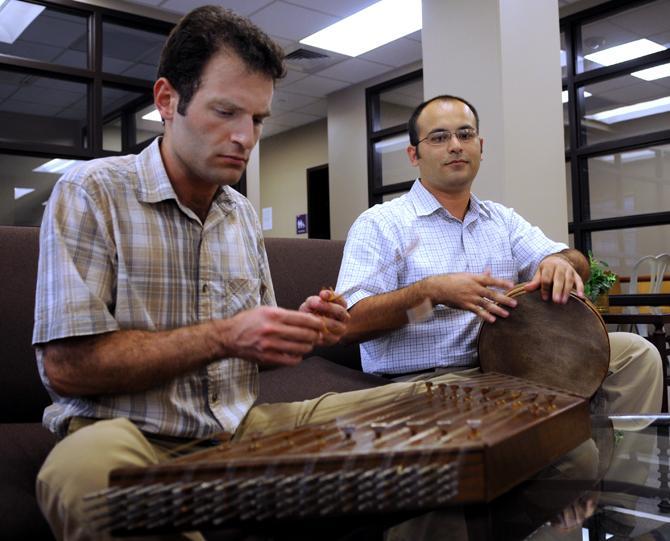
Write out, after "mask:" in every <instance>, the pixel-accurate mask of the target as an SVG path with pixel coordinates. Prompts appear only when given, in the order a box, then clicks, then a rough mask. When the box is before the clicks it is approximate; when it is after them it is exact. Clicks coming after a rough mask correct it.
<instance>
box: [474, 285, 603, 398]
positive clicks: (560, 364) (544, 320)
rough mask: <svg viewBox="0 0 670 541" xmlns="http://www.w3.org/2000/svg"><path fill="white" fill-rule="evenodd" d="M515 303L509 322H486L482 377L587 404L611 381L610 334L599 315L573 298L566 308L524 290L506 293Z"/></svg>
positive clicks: (479, 342) (481, 350)
mask: <svg viewBox="0 0 670 541" xmlns="http://www.w3.org/2000/svg"><path fill="white" fill-rule="evenodd" d="M507 295H508V296H511V297H514V298H515V299H516V300H517V303H518V304H517V306H516V308H512V309H510V310H509V312H510V315H509V317H507V318H502V317H498V318H496V321H495V323H487V322H483V323H482V325H481V327H480V329H479V337H478V340H477V349H478V351H479V363H480V365H481V367H482V370H483V371H484V372H489V371H494V372H501V373H503V374H508V375H510V376H516V377H519V378H523V379H527V380H529V381H533V382H535V383H540V384H543V385H548V386H550V387H555V388H558V389H563V390H566V391H569V392H571V393H574V394H576V395H579V396H582V397H584V398H588V397H590V396H592V395H593V394H594V393H595V392H596V391H597V390H598V387H600V384H601V383H602V381H603V379H605V376H606V375H607V369H608V368H609V358H610V345H609V337H608V336H607V328H606V327H605V324H604V322H603V320H602V318H601V317H600V314H598V311H597V309H596V308H595V307H594V306H593V305H592V304H591V303H590V302H588V301H585V300H582V299H580V298H579V297H577V296H576V295H574V294H571V295H570V299H569V300H568V303H567V304H554V303H553V302H551V301H546V302H545V301H543V300H542V297H541V295H540V290H539V289H538V290H536V291H532V292H530V293H527V292H526V291H525V290H524V289H523V284H521V285H520V286H517V287H515V288H514V289H512V290H510V291H508V292H507Z"/></svg>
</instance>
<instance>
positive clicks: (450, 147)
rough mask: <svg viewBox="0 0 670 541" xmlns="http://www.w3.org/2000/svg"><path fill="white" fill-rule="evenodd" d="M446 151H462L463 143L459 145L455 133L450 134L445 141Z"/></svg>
mask: <svg viewBox="0 0 670 541" xmlns="http://www.w3.org/2000/svg"><path fill="white" fill-rule="evenodd" d="M447 151H448V152H455V153H459V152H462V151H463V145H461V142H460V140H459V139H458V137H456V134H455V133H452V134H451V137H450V138H449V140H448V141H447Z"/></svg>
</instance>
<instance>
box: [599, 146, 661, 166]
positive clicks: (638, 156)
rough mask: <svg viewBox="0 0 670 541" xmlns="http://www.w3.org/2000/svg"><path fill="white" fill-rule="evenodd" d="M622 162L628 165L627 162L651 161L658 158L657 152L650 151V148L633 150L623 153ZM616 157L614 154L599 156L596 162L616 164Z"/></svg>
mask: <svg viewBox="0 0 670 541" xmlns="http://www.w3.org/2000/svg"><path fill="white" fill-rule="evenodd" d="M620 156H621V162H622V163H627V162H636V161H638V160H649V159H651V158H655V157H656V152H654V151H653V150H649V149H648V148H645V149H643V150H631V151H629V152H621V154H620ZM615 158H616V156H615V155H614V154H610V155H609V156H599V157H598V158H596V160H600V161H603V162H608V163H614V162H615V161H616V159H615Z"/></svg>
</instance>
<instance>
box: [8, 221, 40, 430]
mask: <svg viewBox="0 0 670 541" xmlns="http://www.w3.org/2000/svg"><path fill="white" fill-rule="evenodd" d="M38 252H39V228H37V227H7V226H0V253H2V254H3V256H2V258H1V259H0V284H2V287H0V306H1V307H2V310H3V312H2V314H0V344H2V358H1V359H0V381H2V393H0V422H38V421H41V420H42V412H43V411H44V408H45V407H46V406H48V405H49V404H50V403H51V399H50V398H49V395H48V394H47V392H46V391H45V389H44V387H43V386H42V382H41V380H40V377H39V375H38V372H37V363H36V361H35V352H34V351H33V348H32V346H31V342H32V332H33V312H34V309H35V280H36V277H37V254H38Z"/></svg>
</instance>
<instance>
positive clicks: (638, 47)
mask: <svg viewBox="0 0 670 541" xmlns="http://www.w3.org/2000/svg"><path fill="white" fill-rule="evenodd" d="M561 31H562V36H561V58H562V61H563V62H562V63H563V64H564V71H563V76H564V79H563V103H564V106H563V107H564V119H565V125H566V131H565V137H566V168H567V171H568V175H567V179H568V182H569V190H568V193H569V196H570V199H571V201H569V208H570V212H569V216H568V219H569V222H570V223H569V230H570V238H571V242H572V243H574V246H575V248H577V249H579V250H582V251H583V252H586V251H587V250H593V252H594V253H595V255H596V256H597V257H599V258H602V259H604V260H606V261H607V262H608V263H609V264H610V266H611V267H612V268H613V270H615V271H616V272H618V273H621V274H629V273H630V271H631V269H632V267H633V265H634V264H635V261H636V260H637V259H638V258H639V257H642V256H644V255H649V254H656V253H659V252H662V251H668V246H666V244H667V243H666V241H665V240H664V239H665V238H666V237H667V233H668V232H667V229H668V228H669V227H670V226H669V225H668V224H670V212H669V211H668V209H670V0H653V1H650V0H636V1H628V2H625V1H618V2H609V3H605V4H601V5H598V6H595V7H593V8H591V9H588V10H585V11H582V12H580V13H576V14H574V15H571V16H569V17H566V18H565V19H563V20H562V21H561Z"/></svg>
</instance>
